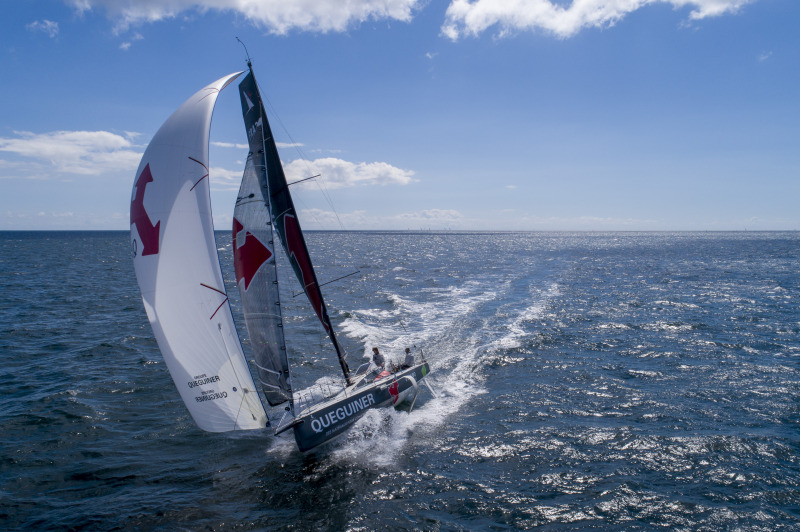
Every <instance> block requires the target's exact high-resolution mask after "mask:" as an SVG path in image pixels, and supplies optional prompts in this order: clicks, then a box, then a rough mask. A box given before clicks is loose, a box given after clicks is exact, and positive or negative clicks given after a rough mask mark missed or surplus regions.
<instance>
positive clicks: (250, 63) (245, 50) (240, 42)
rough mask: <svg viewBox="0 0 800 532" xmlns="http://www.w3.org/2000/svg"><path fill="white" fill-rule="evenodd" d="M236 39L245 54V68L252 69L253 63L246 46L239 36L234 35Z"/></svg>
mask: <svg viewBox="0 0 800 532" xmlns="http://www.w3.org/2000/svg"><path fill="white" fill-rule="evenodd" d="M236 40H237V41H239V44H241V45H242V46H243V47H244V53H245V54H246V55H247V68H249V69H250V70H253V63H252V62H251V61H250V52H248V51H247V46H245V45H244V43H243V42H242V40H241V39H240V38H239V37H236Z"/></svg>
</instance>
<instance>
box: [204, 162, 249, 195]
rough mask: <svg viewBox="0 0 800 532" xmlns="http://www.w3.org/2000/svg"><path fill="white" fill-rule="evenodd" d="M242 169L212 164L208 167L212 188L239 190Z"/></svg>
mask: <svg viewBox="0 0 800 532" xmlns="http://www.w3.org/2000/svg"><path fill="white" fill-rule="evenodd" d="M242 171H243V170H242V169H238V170H228V169H225V168H221V167H219V166H212V167H211V168H210V169H209V172H208V176H209V178H210V181H209V183H210V184H211V189H212V190H239V185H240V184H241V182H242Z"/></svg>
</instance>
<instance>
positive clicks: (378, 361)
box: [372, 347, 386, 368]
mask: <svg viewBox="0 0 800 532" xmlns="http://www.w3.org/2000/svg"><path fill="white" fill-rule="evenodd" d="M372 361H373V362H374V363H375V365H376V366H378V367H379V368H383V367H384V366H385V365H386V360H384V358H383V355H382V354H381V353H380V351H378V348H377V347H373V348H372Z"/></svg>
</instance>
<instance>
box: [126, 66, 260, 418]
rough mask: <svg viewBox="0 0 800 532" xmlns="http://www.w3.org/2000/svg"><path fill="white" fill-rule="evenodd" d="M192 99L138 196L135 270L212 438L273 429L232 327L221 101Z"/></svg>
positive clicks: (153, 158)
mask: <svg viewBox="0 0 800 532" xmlns="http://www.w3.org/2000/svg"><path fill="white" fill-rule="evenodd" d="M239 74H241V72H239V73H235V74H231V75H229V76H225V77H223V78H221V79H219V80H217V81H215V82H214V83H212V84H210V85H208V86H207V87H205V88H203V89H202V90H200V91H198V92H197V93H196V94H195V95H193V96H192V97H191V98H189V99H188V100H187V101H186V102H185V103H184V104H183V105H182V106H181V107H180V108H179V109H178V110H177V111H175V113H173V115H172V116H170V117H169V119H167V121H166V122H165V123H164V125H163V126H161V129H159V130H158V132H157V133H156V135H155V136H154V137H153V140H152V141H151V142H150V145H149V146H148V147H147V150H146V151H145V153H144V155H143V156H142V161H141V163H140V164H139V169H138V170H137V172H136V178H135V180H134V185H133V192H132V195H131V246H132V252H133V254H134V260H133V262H134V268H135V270H136V277H137V279H138V281H139V287H140V288H141V291H142V299H143V300H144V306H145V309H146V311H147V316H148V318H149V320H150V324H151V325H152V327H153V333H154V335H155V338H156V340H157V342H158V346H159V348H160V350H161V353H162V355H163V356H164V360H165V361H166V363H167V367H168V368H169V371H170V374H171V375H172V379H173V380H174V381H175V385H176V386H177V388H178V391H179V392H180V394H181V398H182V399H183V401H184V403H185V404H186V406H187V408H188V409H189V412H190V413H191V414H192V417H193V418H194V420H195V422H196V423H197V425H198V426H199V427H200V428H201V429H203V430H207V431H212V432H222V431H228V430H234V429H256V428H262V427H264V426H265V425H266V413H265V412H264V408H263V406H262V405H261V401H260V399H259V398H258V393H257V391H256V387H255V385H254V383H253V378H252V376H251V375H250V371H249V368H248V366H247V361H246V360H245V357H244V353H243V352H242V346H241V343H240V342H239V337H238V334H237V333H236V328H235V326H234V323H233V317H232V316H231V311H230V307H229V305H228V298H227V294H226V292H225V286H224V284H223V280H222V273H221V271H220V266H219V258H218V256H217V247H216V242H215V240H214V227H213V223H212V219H211V197H210V194H209V184H208V137H209V129H210V125H211V114H212V112H213V109H214V103H215V102H216V99H217V95H218V94H219V91H220V90H222V89H223V88H225V86H227V85H228V84H229V83H230V82H231V81H233V80H234V79H235V78H236V77H238V76H239Z"/></svg>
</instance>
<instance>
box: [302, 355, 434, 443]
mask: <svg viewBox="0 0 800 532" xmlns="http://www.w3.org/2000/svg"><path fill="white" fill-rule="evenodd" d="M429 372H430V367H429V366H428V363H427V362H423V363H422V364H420V365H418V366H413V367H411V368H408V369H404V370H401V371H398V372H397V373H393V374H392V375H390V376H388V377H386V378H384V379H381V380H379V381H376V382H373V383H371V384H369V385H367V386H364V387H360V388H358V389H357V390H353V391H352V393H348V394H347V395H346V396H344V397H337V398H335V399H332V400H330V401H326V402H323V403H321V404H320V405H318V406H316V407H315V408H314V409H313V410H312V411H310V412H308V413H306V414H303V415H302V416H301V417H299V418H297V424H295V425H294V427H293V428H294V439H295V441H296V442H297V447H298V448H299V449H300V450H301V451H303V452H305V451H310V450H312V449H314V448H316V447H319V446H320V445H322V444H324V443H327V442H329V441H331V440H332V439H334V438H336V437H337V436H339V435H341V434H343V433H344V432H346V431H347V429H348V428H350V427H351V426H352V425H353V423H355V422H356V421H357V420H358V419H359V418H360V417H361V416H363V415H364V414H365V413H366V412H367V410H369V409H370V408H382V407H388V406H397V405H399V404H400V403H402V402H403V401H404V400H405V398H406V397H408V396H409V394H413V390H411V389H412V388H413V387H414V386H415V384H414V382H413V381H412V379H409V378H406V377H411V378H413V380H414V381H416V382H419V381H421V380H422V379H424V378H425V376H426V375H427V374H428V373H429Z"/></svg>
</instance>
